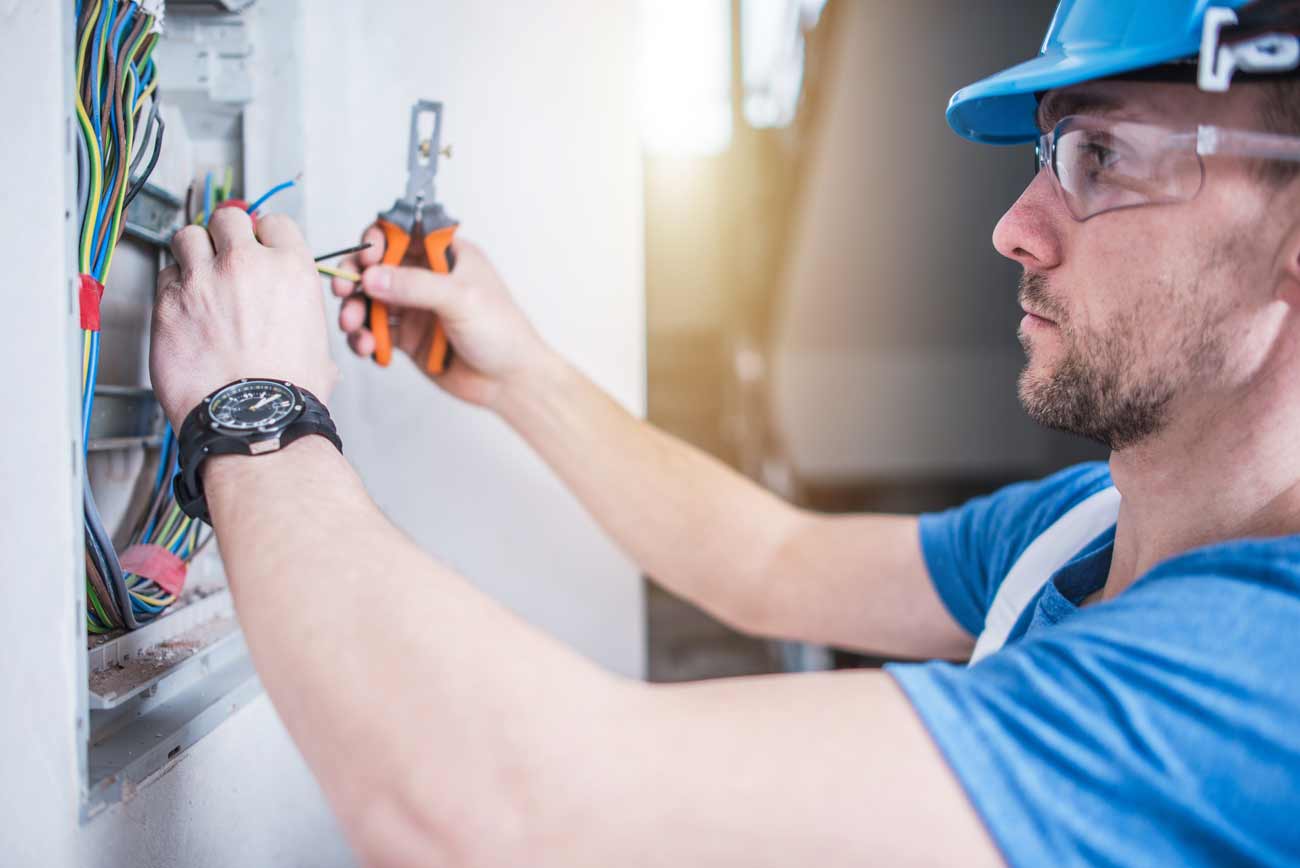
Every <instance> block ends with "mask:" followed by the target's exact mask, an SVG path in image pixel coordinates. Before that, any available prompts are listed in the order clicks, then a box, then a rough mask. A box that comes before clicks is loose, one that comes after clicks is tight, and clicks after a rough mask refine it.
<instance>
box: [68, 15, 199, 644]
mask: <svg viewBox="0 0 1300 868" xmlns="http://www.w3.org/2000/svg"><path fill="white" fill-rule="evenodd" d="M74 8H75V12H76V16H77V29H76V45H75V49H76V88H77V92H76V98H75V105H76V115H77V125H78V128H79V131H80V135H79V136H78V137H77V169H78V172H77V208H78V216H79V218H80V228H81V232H80V237H79V241H78V245H77V266H78V270H79V271H80V272H81V274H82V275H85V276H87V277H89V278H93V280H94V281H95V282H96V284H97V285H98V286H99V287H101V288H102V287H103V285H104V284H105V282H106V281H107V279H108V274H109V270H110V269H111V267H112V263H113V252H114V250H116V248H117V242H118V240H119V238H120V237H121V235H122V229H123V213H124V211H125V210H126V206H127V205H128V204H130V202H131V200H132V199H134V198H135V197H136V196H137V195H138V194H139V192H140V190H141V189H143V187H144V184H145V182H146V180H148V178H149V175H150V174H151V173H152V172H153V170H154V167H155V166H156V165H157V163H158V155H159V154H160V153H161V151H162V140H163V132H164V129H165V125H164V123H163V119H162V117H161V116H160V115H159V113H158V98H157V89H158V72H157V68H156V66H155V65H154V62H153V59H152V56H153V50H154V47H155V46H156V45H157V42H158V36H159V32H158V21H157V18H156V17H155V16H153V15H152V14H149V12H147V11H146V10H145V9H144V8H143V7H142V6H141V5H140V4H139V3H137V2H134V0H129V2H123V0H75V6H74ZM146 108H147V109H148V112H147V113H146ZM146 154H148V155H149V158H148V162H147V163H145V164H144V169H143V171H140V166H141V164H142V163H143V162H144V159H145V155H146ZM97 301H98V299H97V298H95V299H94V303H97ZM85 303H86V302H85V299H84V298H83V305H84V304H85ZM94 319H95V320H96V322H95V323H93V324H90V326H89V327H86V326H87V325H88V324H87V322H85V317H84V311H83V323H82V325H83V330H82V379H81V386H82V410H81V414H82V418H81V426H82V443H83V444H87V443H88V442H89V439H90V419H91V414H92V412H93V410H94V403H95V384H96V380H97V376H98V371H99V349H100V335H99V329H98V323H97V319H98V315H97V313H96V315H95V317H94ZM170 433H171V432H170V431H168V432H167V435H166V436H165V437H164V443H163V449H162V454H161V455H160V456H159V465H158V474H157V475H158V478H157V480H156V483H155V486H154V487H155V498H154V503H153V508H152V509H151V510H150V512H149V513H148V514H147V517H146V521H145V522H144V525H143V527H142V528H141V531H142V532H141V533H140V534H137V535H135V536H137V537H138V538H140V539H144V540H146V541H156V542H158V543H159V544H160V545H163V546H164V547H166V548H168V549H169V550H170V551H172V552H173V553H174V554H177V555H179V556H181V557H182V558H184V557H187V556H188V555H189V554H190V553H191V552H192V551H193V550H195V549H196V548H197V547H198V545H199V543H198V530H199V529H198V527H197V526H196V523H192V522H189V521H180V520H179V519H178V518H177V516H176V515H175V514H173V513H170V512H165V511H164V510H163V507H162V502H163V501H164V500H166V499H169V498H164V497H162V496H161V492H162V491H164V490H167V491H169V490H170V479H164V477H166V476H167V475H168V474H167V472H166V471H167V469H168V468H169V467H170V466H172V465H173V464H174V463H175V452H176V447H175V443H174V438H172V437H171V436H170ZM82 499H83V505H84V508H85V523H86V561H87V563H86V608H87V628H88V629H89V630H90V631H91V632H92V633H106V632H109V631H111V630H114V629H121V628H125V629H133V628H135V627H138V626H140V625H141V624H143V623H145V622H147V621H149V620H152V619H153V618H155V617H157V615H158V614H159V613H160V612H162V611H163V609H165V608H166V607H167V606H169V605H171V604H172V603H173V602H175V597H174V596H173V595H172V594H170V593H168V592H167V591H166V590H164V589H163V588H162V587H161V586H159V585H158V584H157V583H156V582H154V581H152V580H150V579H147V578H144V577H142V576H136V575H133V574H131V573H126V572H123V570H122V566H121V563H120V562H119V560H118V557H117V553H116V552H115V550H114V548H113V542H112V538H111V537H110V535H109V533H108V531H107V530H106V529H105V527H104V524H103V521H102V520H101V518H100V516H99V510H98V508H97V507H96V505H95V498H94V495H93V493H92V492H91V490H90V482H89V479H88V478H87V479H86V481H85V486H84V489H83V492H82ZM177 512H179V511H177Z"/></svg>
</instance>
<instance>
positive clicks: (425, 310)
mask: <svg viewBox="0 0 1300 868" xmlns="http://www.w3.org/2000/svg"><path fill="white" fill-rule="evenodd" d="M362 240H363V241H368V242H370V244H371V246H370V247H369V248H367V249H365V250H362V251H361V252H360V253H357V254H353V255H352V256H350V257H348V258H347V259H345V260H343V262H342V263H340V267H341V268H344V269H348V270H352V271H358V272H360V273H361V275H362V284H361V285H362V288H363V289H364V290H365V293H366V294H367V295H369V296H370V297H371V298H374V299H376V300H378V301H383V302H386V303H387V304H388V306H389V310H390V311H391V312H392V313H394V314H396V315H397V316H398V319H399V327H398V328H397V329H396V331H395V340H394V344H395V345H396V346H397V348H398V349H400V350H402V351H403V352H405V353H406V354H407V355H408V356H412V357H414V355H415V353H416V352H417V350H418V348H419V347H421V346H427V345H428V340H427V339H428V338H429V337H430V335H429V331H430V330H431V329H432V328H433V324H434V315H435V314H436V315H437V316H438V318H439V319H440V320H441V321H442V327H443V330H444V331H445V332H446V333H447V339H448V341H449V342H450V343H451V346H452V349H453V350H454V352H455V355H454V360H453V362H452V364H451V366H450V367H449V368H448V369H447V371H446V372H444V373H442V374H440V375H438V376H436V377H433V378H432V379H433V380H434V382H436V383H437V384H438V385H439V386H441V387H442V388H443V389H445V390H446V391H448V392H449V393H451V394H452V395H455V396H456V397H457V398H460V399H461V400H464V401H468V402H470V403H471V404H478V405H480V406H484V407H489V408H492V407H494V406H495V404H496V402H497V400H498V398H499V397H500V395H501V393H502V392H503V391H504V389H505V388H506V387H507V386H508V385H510V384H511V383H512V382H514V381H516V380H517V379H519V378H521V377H522V376H524V375H525V374H526V373H527V372H528V371H529V370H531V369H533V368H534V367H536V366H538V365H540V364H541V363H542V361H543V360H544V359H545V357H546V356H547V354H548V353H549V350H548V348H547V347H546V345H545V344H544V343H543V342H542V340H541V338H540V337H539V336H538V334H537V332H536V331H535V330H534V329H533V327H532V325H531V324H530V323H529V322H528V320H527V318H526V317H525V316H524V314H523V311H521V310H520V309H519V307H518V305H516V304H515V302H514V300H513V299H512V298H511V297H510V291H509V290H508V289H507V288H506V285H505V283H504V282H503V281H502V280H501V277H500V276H499V275H498V274H497V273H496V269H494V268H493V267H492V263H490V262H489V261H488V259H487V257H486V256H484V255H483V252H482V251H481V250H479V248H478V247H477V246H475V245H474V244H471V243H469V242H467V241H464V240H462V239H457V240H456V241H455V242H454V243H453V245H452V250H453V253H454V254H455V259H456V267H455V268H453V269H452V271H451V273H450V274H436V273H434V272H432V271H430V270H428V269H427V268H411V267H404V266H396V267H395V266H390V265H380V264H379V262H380V260H381V259H382V258H383V255H384V235H383V233H382V232H380V231H379V229H377V228H376V227H374V226H372V227H370V228H369V229H367V230H366V232H365V235H364V236H363V237H362ZM332 286H333V290H334V294H335V295H337V296H339V297H340V298H344V299H346V300H345V301H344V302H343V306H342V308H341V309H340V311H339V327H340V328H342V329H343V331H344V332H346V333H347V335H348V346H350V347H351V348H352V351H353V352H354V353H356V354H357V355H359V356H364V357H369V356H370V354H371V353H373V352H374V350H375V339H374V336H373V335H372V334H371V333H370V330H369V329H367V328H366V324H365V317H366V305H365V299H363V298H361V297H360V296H359V295H357V294H356V293H357V286H356V284H354V283H352V282H350V281H346V280H343V279H341V278H337V277H336V278H334V280H333V283H332Z"/></svg>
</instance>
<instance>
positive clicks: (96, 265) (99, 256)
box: [91, 3, 135, 283]
mask: <svg viewBox="0 0 1300 868" xmlns="http://www.w3.org/2000/svg"><path fill="white" fill-rule="evenodd" d="M105 5H107V4H105ZM134 17H135V4H134V3H132V4H130V5H129V6H127V8H126V14H125V15H123V16H122V21H121V23H120V24H118V26H117V29H116V30H115V31H114V32H113V36H112V39H111V41H112V43H113V46H112V51H113V57H117V56H118V54H119V53H120V52H121V50H122V36H123V34H124V33H125V32H126V27H127V25H128V24H130V23H131V19H132V18H134ZM108 84H109V82H108V81H107V80H105V82H104V87H105V89H107V87H108ZM132 103H133V104H134V99H133V100H132ZM133 108H134V105H133ZM108 123H109V126H110V127H112V128H113V129H116V128H117V104H116V102H109V104H108ZM100 148H101V149H102V148H103V142H102V141H101V142H100ZM101 153H102V150H101ZM115 158H116V159H117V160H119V161H121V160H126V159H130V155H129V154H115ZM110 198H111V197H109V196H105V197H104V199H103V201H101V202H100V203H99V213H98V214H97V215H96V225H98V224H99V223H102V222H103V221H104V219H105V217H106V214H107V213H108V208H109V205H110V204H111V202H110ZM110 234H111V233H108V232H105V233H104V234H103V235H102V236H101V237H100V240H99V244H98V246H97V247H96V248H95V249H94V250H93V251H92V254H91V263H92V267H91V271H93V272H94V275H95V279H96V280H98V281H99V282H100V283H103V281H104V274H103V271H104V267H105V265H106V264H107V261H108V251H109V248H110V247H111V246H112V245H113V244H114V243H116V239H109V237H108V236H109V235H110Z"/></svg>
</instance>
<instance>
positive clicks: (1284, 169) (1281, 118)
mask: <svg viewBox="0 0 1300 868" xmlns="http://www.w3.org/2000/svg"><path fill="white" fill-rule="evenodd" d="M1258 87H1259V88H1261V91H1260V106H1259V115H1260V120H1261V121H1262V122H1263V125H1264V130H1265V131H1267V132H1270V133H1280V134H1282V135H1287V136H1300V79H1296V78H1293V77H1291V76H1287V77H1286V78H1282V79H1279V80H1277V81H1265V82H1261V83H1260V84H1259V85H1258ZM1260 173H1261V175H1262V176H1263V178H1264V180H1265V181H1269V182H1272V183H1274V184H1277V185H1278V186H1283V185H1285V184H1288V183H1290V182H1291V181H1293V180H1294V179H1295V178H1296V177H1297V176H1300V163H1294V162H1289V161H1286V160H1261V161H1260Z"/></svg>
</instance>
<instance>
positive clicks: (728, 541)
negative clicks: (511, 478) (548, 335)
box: [496, 355, 806, 629]
mask: <svg viewBox="0 0 1300 868" xmlns="http://www.w3.org/2000/svg"><path fill="white" fill-rule="evenodd" d="M496 409H497V410H498V412H499V413H500V414H501V415H502V417H503V418H504V419H505V420H506V421H507V422H508V423H509V424H510V425H511V426H512V427H513V428H514V429H515V430H516V431H518V432H519V433H520V434H521V435H522V436H523V437H524V438H525V439H526V440H527V441H528V442H529V444H530V445H531V446H532V447H533V448H534V449H535V450H536V451H537V452H538V453H539V454H540V455H541V456H542V458H543V459H544V460H545V461H546V462H547V463H548V464H549V465H550V466H551V468H552V469H553V470H554V471H555V472H556V473H557V474H558V475H559V476H560V478H561V479H562V480H563V481H564V482H565V483H566V484H567V485H568V487H569V488H570V489H571V490H572V491H573V492H574V493H575V494H576V495H577V497H578V498H579V500H581V501H582V503H583V504H584V505H585V506H586V507H587V509H588V511H589V512H590V513H591V514H592V515H593V516H594V517H595V519H596V520H597V521H598V522H599V523H600V524H601V526H602V527H603V528H604V529H605V530H606V531H607V532H608V533H609V534H610V535H611V536H612V537H613V538H614V539H615V540H616V541H617V542H618V544H619V545H620V546H621V547H622V548H623V549H624V551H626V552H627V553H628V555H629V556H631V557H632V559H633V560H635V561H636V562H637V564H638V565H640V567H641V568H642V569H643V570H644V571H645V572H646V573H647V574H649V575H650V576H652V577H654V579H655V580H656V581H658V582H660V583H661V584H663V585H665V586H666V587H668V588H670V589H671V590H673V591H674V592H675V593H677V594H680V595H681V596H683V597H685V598H687V599H689V600H691V601H693V602H695V603H696V604H697V605H700V606H701V607H703V608H705V609H707V610H709V611H710V612H712V613H713V614H715V615H716V616H718V617H719V618H722V619H723V620H726V621H728V622H730V623H732V624H733V625H736V626H740V627H742V628H745V629H757V628H758V627H759V625H760V624H763V623H765V622H766V621H767V615H766V613H765V612H764V611H762V610H763V608H764V606H765V600H766V599H767V598H768V592H767V589H766V586H767V584H768V583H769V582H770V581H771V580H772V573H773V567H774V565H775V561H776V559H777V557H778V555H779V554H780V552H781V550H782V548H783V545H784V543H785V541H786V540H787V539H788V538H790V537H791V536H792V535H793V534H794V533H795V532H796V531H797V530H798V529H799V528H800V527H801V526H802V525H803V524H804V523H805V522H806V517H805V516H804V514H802V513H801V512H800V511H799V510H796V509H794V508H793V507H791V506H790V505H789V504H787V503H785V502H784V501H782V500H781V499H780V498H777V497H775V496H774V495H772V494H771V493H769V492H767V491H764V490H763V489H762V488H760V487H759V486H757V485H755V484H754V483H753V482H751V481H750V480H748V479H746V478H745V477H743V476H741V475H740V474H738V473H736V472H735V471H733V470H731V469H730V468H728V467H726V466H725V465H723V464H722V463H721V462H719V461H717V460H715V459H713V458H712V457H710V456H708V455H706V454H704V453H703V452H701V451H699V450H698V449H695V448H694V447H692V446H690V445H688V444H686V443H683V442H682V441H680V440H677V439H676V438H673V437H671V436H669V435H667V434H665V433H663V432H661V431H659V430H657V429H656V428H654V427H653V426H651V425H649V424H647V423H645V422H643V421H641V420H639V419H637V418H635V417H634V416H632V415H631V414H630V413H628V412H627V411H626V410H624V409H623V408H622V407H621V406H619V405H618V404H617V403H616V402H615V401H614V400H613V399H612V398H610V397H609V396H608V395H606V394H605V393H604V392H603V391H601V390H600V389H599V388H598V387H597V386H596V385H595V384H594V383H592V382H591V381H590V380H588V379H587V378H586V377H584V376H583V375H582V374H580V373H579V372H577V371H576V370H574V369H573V368H572V367H571V366H569V365H568V364H567V363H565V362H564V361H563V360H562V359H560V358H559V357H558V356H554V355H548V356H547V357H546V361H545V363H544V364H541V365H538V366H537V367H536V368H535V369H533V370H532V371H531V372H530V373H529V375H528V376H526V377H523V378H521V379H520V380H519V381H517V382H516V383H514V384H512V385H511V386H510V387H509V388H508V389H506V390H505V391H504V392H503V394H502V397H501V399H500V401H499V402H498V403H497V405H496Z"/></svg>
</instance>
